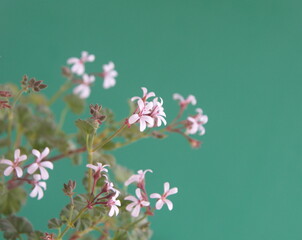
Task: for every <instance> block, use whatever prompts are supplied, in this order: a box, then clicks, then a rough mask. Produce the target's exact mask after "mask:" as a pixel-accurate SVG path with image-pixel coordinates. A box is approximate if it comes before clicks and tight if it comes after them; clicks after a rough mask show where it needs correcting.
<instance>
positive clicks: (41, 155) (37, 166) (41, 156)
mask: <svg viewBox="0 0 302 240" xmlns="http://www.w3.org/2000/svg"><path fill="white" fill-rule="evenodd" d="M32 153H33V155H35V156H36V157H37V159H36V161H35V162H34V163H33V164H31V165H30V166H29V167H28V169H27V172H28V173H29V174H33V173H34V172H35V171H37V170H38V169H39V170H40V173H41V177H42V179H43V180H47V179H48V178H49V174H48V172H47V170H46V169H45V168H49V169H53V163H52V162H50V161H42V160H43V159H44V158H45V157H46V156H47V155H48V154H49V148H48V147H46V148H45V149H44V150H43V152H42V153H40V152H39V151H38V150H36V149H33V150H32Z"/></svg>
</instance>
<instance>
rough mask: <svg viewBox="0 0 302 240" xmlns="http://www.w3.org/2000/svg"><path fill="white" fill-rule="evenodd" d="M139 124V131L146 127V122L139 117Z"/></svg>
mask: <svg viewBox="0 0 302 240" xmlns="http://www.w3.org/2000/svg"><path fill="white" fill-rule="evenodd" d="M139 123H140V125H139V130H140V131H141V132H143V131H144V130H145V129H146V122H145V121H144V120H143V119H142V118H141V119H140V121H139Z"/></svg>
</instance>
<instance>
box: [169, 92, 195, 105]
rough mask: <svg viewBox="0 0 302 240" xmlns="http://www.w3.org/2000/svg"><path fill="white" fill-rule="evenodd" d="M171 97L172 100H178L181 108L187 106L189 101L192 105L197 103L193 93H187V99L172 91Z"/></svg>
mask: <svg viewBox="0 0 302 240" xmlns="http://www.w3.org/2000/svg"><path fill="white" fill-rule="evenodd" d="M173 99H174V100H179V105H180V106H181V107H183V108H185V107H187V106H188V105H189V104H190V103H191V104H192V105H196V103H197V101H196V98H195V97H194V96H193V95H189V96H188V97H187V99H184V97H183V96H181V95H180V94H178V93H174V94H173Z"/></svg>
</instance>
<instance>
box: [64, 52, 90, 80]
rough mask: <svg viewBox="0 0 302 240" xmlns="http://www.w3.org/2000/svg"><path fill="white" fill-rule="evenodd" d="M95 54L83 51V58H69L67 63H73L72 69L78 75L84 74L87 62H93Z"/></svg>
mask: <svg viewBox="0 0 302 240" xmlns="http://www.w3.org/2000/svg"><path fill="white" fill-rule="evenodd" d="M94 59H95V56H94V55H93V54H90V55H89V54H88V52H86V51H83V52H82V56H81V58H75V57H73V58H69V59H68V60H67V64H73V66H72V67H71V71H72V72H73V73H76V74H78V75H82V74H83V73H84V72H85V63H86V62H93V61H94Z"/></svg>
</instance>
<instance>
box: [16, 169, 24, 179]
mask: <svg viewBox="0 0 302 240" xmlns="http://www.w3.org/2000/svg"><path fill="white" fill-rule="evenodd" d="M15 170H16V174H17V177H18V178H20V177H22V175H23V170H22V168H20V167H16V168H15Z"/></svg>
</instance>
